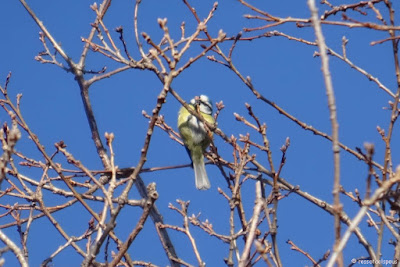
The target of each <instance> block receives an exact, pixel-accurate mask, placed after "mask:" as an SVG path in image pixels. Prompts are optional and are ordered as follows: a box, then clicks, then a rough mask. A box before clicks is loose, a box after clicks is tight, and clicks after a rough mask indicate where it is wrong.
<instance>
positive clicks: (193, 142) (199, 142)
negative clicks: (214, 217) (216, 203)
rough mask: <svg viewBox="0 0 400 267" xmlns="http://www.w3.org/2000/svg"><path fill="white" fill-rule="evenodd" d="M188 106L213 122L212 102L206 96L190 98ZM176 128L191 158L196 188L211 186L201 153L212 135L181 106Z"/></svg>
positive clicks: (202, 188) (204, 188)
mask: <svg viewBox="0 0 400 267" xmlns="http://www.w3.org/2000/svg"><path fill="white" fill-rule="evenodd" d="M189 106H190V108H192V109H194V110H197V111H198V112H199V113H200V114H201V115H202V116H203V118H204V119H205V120H206V121H207V122H209V123H211V124H213V123H214V122H215V120H214V117H213V116H212V104H211V101H210V99H209V98H208V96H205V95H201V96H196V97H195V98H193V99H192V100H190V104H189ZM178 128H179V132H180V134H181V136H182V139H183V143H184V144H185V147H186V150H187V152H188V154H189V156H190V158H191V159H192V163H193V169H194V176H195V182H196V188H197V189H199V190H207V189H209V188H210V187H211V185H210V180H208V176H207V172H206V166H205V165H204V156H203V153H204V151H205V150H206V149H207V147H208V146H209V145H210V143H211V138H212V135H211V136H209V135H208V134H207V130H206V129H205V127H204V124H203V123H202V122H201V121H200V120H199V119H197V118H196V116H193V115H192V114H190V113H189V111H188V110H187V109H186V108H185V107H182V108H181V109H180V110H179V116H178Z"/></svg>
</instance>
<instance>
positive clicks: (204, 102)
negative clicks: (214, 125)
mask: <svg viewBox="0 0 400 267" xmlns="http://www.w3.org/2000/svg"><path fill="white" fill-rule="evenodd" d="M190 104H192V105H193V106H194V108H195V109H196V110H199V111H200V112H202V113H204V114H207V115H211V114H212V111H213V108H212V103H211V100H210V99H209V98H208V96H206V95H200V96H195V97H194V98H193V99H192V100H190Z"/></svg>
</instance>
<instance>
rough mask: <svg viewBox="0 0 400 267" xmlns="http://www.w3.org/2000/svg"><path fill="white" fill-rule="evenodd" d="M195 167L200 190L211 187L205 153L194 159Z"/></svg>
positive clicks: (197, 186)
mask: <svg viewBox="0 0 400 267" xmlns="http://www.w3.org/2000/svg"><path fill="white" fill-rule="evenodd" d="M193 169H194V176H195V181H196V188H197V189H199V190H207V189H210V187H211V184H210V180H208V176H207V172H206V166H205V164H204V158H203V155H202V157H200V158H198V159H197V160H193Z"/></svg>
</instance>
